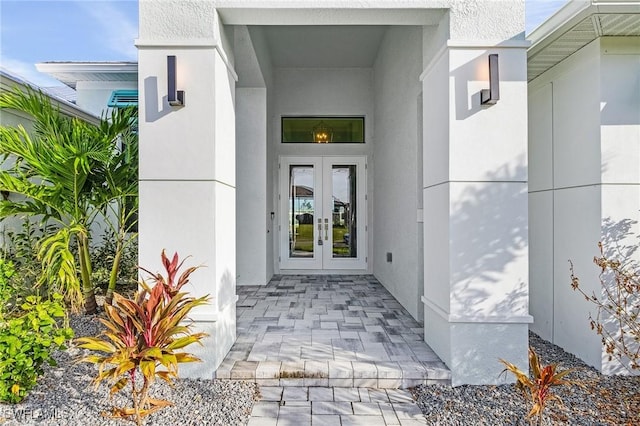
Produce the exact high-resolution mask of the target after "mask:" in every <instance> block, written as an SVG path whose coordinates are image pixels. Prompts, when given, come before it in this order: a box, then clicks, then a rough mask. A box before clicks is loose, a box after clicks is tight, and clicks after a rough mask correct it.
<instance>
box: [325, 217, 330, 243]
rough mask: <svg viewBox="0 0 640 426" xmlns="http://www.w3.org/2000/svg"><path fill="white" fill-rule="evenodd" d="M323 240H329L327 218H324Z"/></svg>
mask: <svg viewBox="0 0 640 426" xmlns="http://www.w3.org/2000/svg"><path fill="white" fill-rule="evenodd" d="M324 240H325V241H328V240H329V219H327V218H325V219H324Z"/></svg>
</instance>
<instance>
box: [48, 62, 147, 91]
mask: <svg viewBox="0 0 640 426" xmlns="http://www.w3.org/2000/svg"><path fill="white" fill-rule="evenodd" d="M36 69H37V70H38V71H40V72H43V73H46V74H49V75H51V76H52V77H54V78H56V79H58V80H60V81H61V82H63V83H64V84H66V85H67V86H69V87H71V88H73V89H75V88H76V83H77V82H78V81H135V82H137V81H138V63H137V62H41V63H38V64H36Z"/></svg>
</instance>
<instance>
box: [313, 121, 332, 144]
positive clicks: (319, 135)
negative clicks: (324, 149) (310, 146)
mask: <svg viewBox="0 0 640 426" xmlns="http://www.w3.org/2000/svg"><path fill="white" fill-rule="evenodd" d="M332 139H333V131H332V129H331V128H330V127H327V125H326V124H324V122H323V121H321V122H320V123H319V124H318V125H317V126H316V127H314V128H313V141H314V142H316V143H330V142H331V140H332Z"/></svg>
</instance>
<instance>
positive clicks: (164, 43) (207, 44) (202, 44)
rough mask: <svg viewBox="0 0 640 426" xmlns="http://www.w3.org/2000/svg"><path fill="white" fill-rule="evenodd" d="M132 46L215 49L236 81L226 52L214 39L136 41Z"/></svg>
mask: <svg viewBox="0 0 640 426" xmlns="http://www.w3.org/2000/svg"><path fill="white" fill-rule="evenodd" d="M134 44H135V45H136V47H137V48H138V49H145V48H151V49H154V48H167V47H174V48H181V49H215V50H216V51H217V52H218V55H220V59H222V62H224V64H225V66H226V67H227V70H229V72H230V73H231V76H232V77H233V79H234V81H236V82H237V81H238V73H236V70H235V69H234V67H233V65H232V64H231V62H230V61H229V58H228V57H227V54H226V52H225V51H224V49H223V48H222V46H221V44H222V43H220V41H219V40H218V39H216V38H204V39H202V38H196V39H183V40H161V41H155V40H140V39H137V40H135V41H134Z"/></svg>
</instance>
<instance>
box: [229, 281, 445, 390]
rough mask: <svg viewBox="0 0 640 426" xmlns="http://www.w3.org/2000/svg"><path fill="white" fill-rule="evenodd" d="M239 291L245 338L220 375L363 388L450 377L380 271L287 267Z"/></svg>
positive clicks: (239, 329) (239, 337) (263, 381)
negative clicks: (297, 271)
mask: <svg viewBox="0 0 640 426" xmlns="http://www.w3.org/2000/svg"><path fill="white" fill-rule="evenodd" d="M237 291H238V296H239V300H238V303H237V312H236V315H237V318H238V321H237V340H236V343H235V344H234V345H233V347H232V348H231V350H230V352H229V354H228V355H227V357H226V358H225V360H224V361H223V363H222V364H221V365H220V367H219V368H218V370H217V371H216V378H219V379H239V380H252V381H255V382H256V383H258V384H260V385H264V386H339V387H356V388H357V387H370V388H408V387H412V386H416V385H419V384H430V383H438V382H439V383H442V382H449V381H450V377H451V375H450V371H449V370H448V369H447V367H446V366H445V364H444V363H443V362H442V361H440V359H439V358H438V356H437V355H436V354H435V353H434V352H433V350H432V349H431V348H430V347H429V346H428V345H427V344H426V343H424V341H423V337H422V327H421V326H420V324H418V323H417V322H416V321H415V320H414V319H413V318H412V317H411V315H409V313H408V312H407V311H406V310H405V309H404V308H403V307H402V306H401V305H400V303H398V301H397V300H395V299H394V298H393V296H392V295H391V294H390V293H389V292H388V291H387V290H386V289H385V288H384V287H383V286H382V285H381V284H380V283H379V282H378V280H377V279H376V278H375V277H373V276H372V275H359V276H354V275H339V276H336V275H309V276H306V275H295V276H290V275H281V276H275V277H274V278H273V279H272V280H271V282H270V283H269V284H268V285H266V286H239V287H238V288H237Z"/></svg>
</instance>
